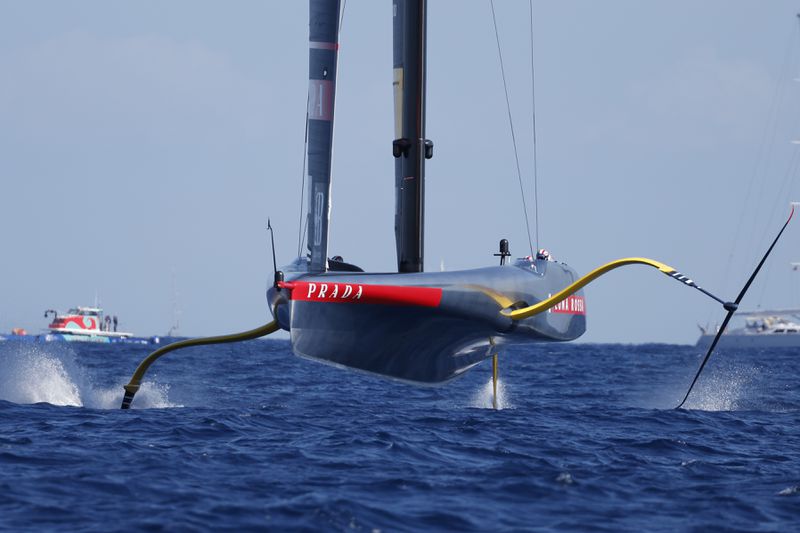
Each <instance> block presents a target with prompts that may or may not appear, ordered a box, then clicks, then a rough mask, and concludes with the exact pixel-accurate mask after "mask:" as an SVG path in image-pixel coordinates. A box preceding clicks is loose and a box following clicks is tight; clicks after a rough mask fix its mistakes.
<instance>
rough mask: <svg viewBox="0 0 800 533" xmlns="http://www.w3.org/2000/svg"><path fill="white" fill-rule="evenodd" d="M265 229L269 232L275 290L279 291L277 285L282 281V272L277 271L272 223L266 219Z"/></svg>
mask: <svg viewBox="0 0 800 533" xmlns="http://www.w3.org/2000/svg"><path fill="white" fill-rule="evenodd" d="M267 229H268V230H269V240H270V242H271V243H272V269H273V270H274V271H275V279H274V283H275V289H276V290H281V288H280V285H278V284H279V283H280V282H282V281H283V272H281V271H280V270H278V262H277V260H276V259H275V232H274V231H272V223H271V222H270V219H267Z"/></svg>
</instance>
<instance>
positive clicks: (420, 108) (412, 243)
mask: <svg viewBox="0 0 800 533" xmlns="http://www.w3.org/2000/svg"><path fill="white" fill-rule="evenodd" d="M392 7H393V19H394V24H393V26H394V32H393V33H394V103H395V109H394V112H395V135H394V138H395V140H394V143H393V154H394V157H395V196H396V204H395V223H394V231H395V239H396V241H397V270H398V272H422V270H423V252H424V239H423V237H424V228H425V218H424V215H425V159H430V158H431V157H432V155H433V143H432V142H431V141H428V140H426V139H425V68H426V67H425V51H426V50H425V49H426V44H425V40H426V29H425V28H426V20H425V19H426V11H427V2H426V0H394V3H393V6H392Z"/></svg>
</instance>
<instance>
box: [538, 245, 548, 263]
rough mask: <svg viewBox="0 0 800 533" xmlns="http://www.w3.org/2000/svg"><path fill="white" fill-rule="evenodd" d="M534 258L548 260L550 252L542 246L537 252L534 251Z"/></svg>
mask: <svg viewBox="0 0 800 533" xmlns="http://www.w3.org/2000/svg"><path fill="white" fill-rule="evenodd" d="M536 259H544V260H545V261H549V260H550V252H548V251H547V250H545V249H544V248H540V249H539V251H538V252H536Z"/></svg>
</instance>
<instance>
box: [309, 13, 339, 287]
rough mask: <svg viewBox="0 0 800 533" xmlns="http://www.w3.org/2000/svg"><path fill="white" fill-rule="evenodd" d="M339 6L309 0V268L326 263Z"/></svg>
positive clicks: (323, 266)
mask: <svg viewBox="0 0 800 533" xmlns="http://www.w3.org/2000/svg"><path fill="white" fill-rule="evenodd" d="M339 7H340V1H339V0H309V37H308V183H309V195H308V202H309V204H308V218H309V220H308V250H309V253H310V255H311V264H310V270H311V271H312V272H324V271H325V270H327V267H328V260H327V257H328V226H329V223H330V211H331V209H330V206H331V202H330V197H331V157H332V153H333V114H334V108H335V101H336V61H337V57H338V51H339V45H338V41H339V39H338V37H339Z"/></svg>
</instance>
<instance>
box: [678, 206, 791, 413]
mask: <svg viewBox="0 0 800 533" xmlns="http://www.w3.org/2000/svg"><path fill="white" fill-rule="evenodd" d="M797 205H800V204H798V202H792V203H791V210H790V211H789V218H787V219H786V222H784V223H783V226H782V227H781V230H780V231H779V232H778V235H777V236H776V237H775V240H773V241H772V244H771V245H770V246H769V248H768V249H767V251H766V253H765V254H764V257H762V258H761V261H759V263H758V266H756V269H755V270H754V271H753V273H752V274H750V277H749V278H748V279H747V283H745V284H744V287H742V290H741V291H740V292H739V296H737V297H736V300H735V301H734V302H733V304H732V305H731V306H730V307H728V306H726V307H725V309H727V311H728V314H727V315H725V320H723V321H722V325H721V326H720V328H719V331H717V336H716V337H714V340H713V341H711V345H710V346H709V347H708V351H707V352H706V355H705V357H703V362H702V363H700V367H699V368H698V369H697V373H696V374H695V375H694V379H693V380H692V383H691V385H689V389H688V390H687V391H686V394H685V395H684V397H683V400H681V403H679V404H678V406H677V407H676V408H675V409H680V408H681V407H683V404H685V403H686V400H688V399H689V395H690V394H691V393H692V389H694V386H695V384H696V383H697V380H698V379H699V378H700V374H702V373H703V369H704V368H705V366H706V363H707V362H708V360H709V359H710V358H711V354H712V353H714V348H716V347H717V343H718V342H719V339H720V337H722V334H723V333H724V332H725V328H727V327H728V322H730V321H731V318H733V314H734V313H735V312H736V309H737V308H738V307H739V304H740V303H741V301H742V298H744V295H745V294H746V293H747V290H748V289H749V288H750V285H751V284H752V283H753V280H755V279H756V276H757V275H758V272H759V270H761V267H762V266H764V263H765V262H766V260H767V257H769V254H770V253H772V249H773V248H775V245H776V244H778V239H780V238H781V235H783V230H785V229H786V226H788V225H789V222H791V221H792V217H793V216H794V208H795V207H796V206H797Z"/></svg>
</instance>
